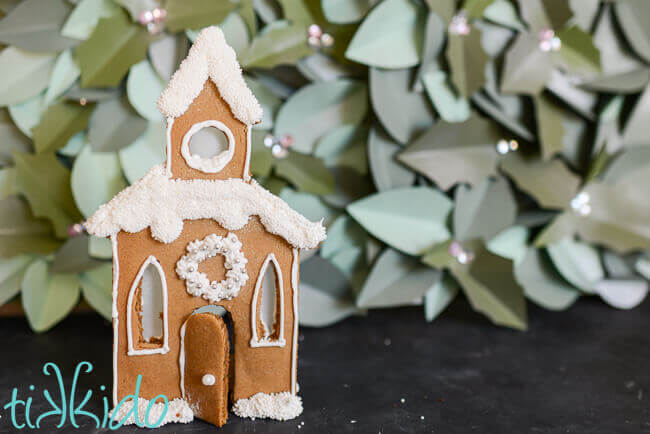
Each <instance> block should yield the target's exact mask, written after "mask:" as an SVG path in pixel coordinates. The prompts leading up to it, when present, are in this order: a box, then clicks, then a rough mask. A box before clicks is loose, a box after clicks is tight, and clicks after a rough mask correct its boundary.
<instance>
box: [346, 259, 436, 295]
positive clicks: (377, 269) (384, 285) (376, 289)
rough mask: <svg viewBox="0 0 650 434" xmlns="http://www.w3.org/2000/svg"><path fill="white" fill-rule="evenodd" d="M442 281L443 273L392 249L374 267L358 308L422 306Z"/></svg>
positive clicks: (363, 289)
mask: <svg viewBox="0 0 650 434" xmlns="http://www.w3.org/2000/svg"><path fill="white" fill-rule="evenodd" d="M440 279H441V272H440V271H438V270H434V269H432V268H429V267H426V266H424V265H422V264H421V263H420V262H419V261H417V260H416V259H414V258H412V257H409V256H406V255H403V254H401V253H399V252H397V251H395V250H393V249H390V248H389V249H386V250H385V251H384V252H383V253H382V254H381V255H380V256H379V258H377V261H376V262H375V265H374V266H373V267H372V270H371V271H370V274H369V275H368V278H367V279H366V281H365V283H364V285H363V288H362V289H361V293H360V294H359V296H358V297H357V306H358V307H361V308H385V307H393V306H404V305H413V304H419V303H421V302H422V297H423V296H424V294H425V293H427V292H428V291H429V290H430V289H431V288H432V287H433V286H434V285H435V284H436V283H438V282H439V280H440Z"/></svg>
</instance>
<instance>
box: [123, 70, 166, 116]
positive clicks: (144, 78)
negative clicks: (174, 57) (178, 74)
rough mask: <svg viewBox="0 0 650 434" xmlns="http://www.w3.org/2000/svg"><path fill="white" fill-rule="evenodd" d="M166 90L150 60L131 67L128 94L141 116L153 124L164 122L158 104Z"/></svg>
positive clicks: (127, 87) (127, 81) (127, 84)
mask: <svg viewBox="0 0 650 434" xmlns="http://www.w3.org/2000/svg"><path fill="white" fill-rule="evenodd" d="M164 89H165V83H164V82H163V81H162V79H161V78H160V77H158V75H157V74H156V71H154V69H153V67H152V66H151V63H149V61H148V60H146V59H145V60H142V61H141V62H138V63H136V64H135V65H133V66H132V67H131V71H130V72H129V77H128V79H127V80H126V94H127V96H128V98H129V102H130V103H131V105H132V106H133V108H134V109H135V111H137V112H138V114H139V115H140V116H142V117H143V118H145V119H147V120H149V121H152V122H162V121H164V119H165V118H164V117H163V115H162V113H160V111H159V110H158V105H157V104H156V101H157V100H158V97H159V96H160V94H161V93H162V91H163V90H164Z"/></svg>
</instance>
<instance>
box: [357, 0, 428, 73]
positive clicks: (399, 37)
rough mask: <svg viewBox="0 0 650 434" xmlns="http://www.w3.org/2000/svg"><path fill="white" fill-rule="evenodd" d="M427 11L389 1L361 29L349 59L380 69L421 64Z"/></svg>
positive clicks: (404, 1)
mask: <svg viewBox="0 0 650 434" xmlns="http://www.w3.org/2000/svg"><path fill="white" fill-rule="evenodd" d="M424 17H425V14H424V11H423V10H422V7H421V6H420V5H419V4H418V3H415V2H411V1H409V0H385V1H383V2H381V3H380V4H379V5H377V7H375V8H374V9H373V10H372V11H371V12H370V13H369V14H368V16H367V17H366V19H365V20H363V23H362V24H361V27H359V29H358V30H357V32H356V33H355V35H354V37H353V38H352V41H351V42H350V45H349V46H348V48H347V50H346V52H345V57H347V58H348V59H350V60H354V61H356V62H359V63H363V64H365V65H368V66H373V67H376V68H389V69H399V68H408V67H411V66H414V65H416V64H417V63H418V62H419V61H420V53H421V52H422V40H423V35H424Z"/></svg>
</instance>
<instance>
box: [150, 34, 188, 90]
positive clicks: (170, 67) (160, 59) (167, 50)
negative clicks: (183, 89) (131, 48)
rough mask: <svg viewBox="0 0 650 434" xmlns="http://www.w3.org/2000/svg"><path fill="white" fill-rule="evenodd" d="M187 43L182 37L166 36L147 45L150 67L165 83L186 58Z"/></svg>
mask: <svg viewBox="0 0 650 434" xmlns="http://www.w3.org/2000/svg"><path fill="white" fill-rule="evenodd" d="M188 50H189V43H188V41H187V38H186V37H185V36H184V35H166V36H164V37H162V38H160V39H157V40H155V41H153V42H152V43H151V44H150V45H149V49H148V52H149V60H150V61H151V65H153V67H154V69H155V70H156V72H157V73H158V75H159V76H160V78H161V79H163V80H164V81H165V82H167V81H169V79H170V78H172V75H173V74H174V72H176V70H177V69H178V67H179V65H180V64H181V62H182V61H183V59H184V58H185V56H187V52H188Z"/></svg>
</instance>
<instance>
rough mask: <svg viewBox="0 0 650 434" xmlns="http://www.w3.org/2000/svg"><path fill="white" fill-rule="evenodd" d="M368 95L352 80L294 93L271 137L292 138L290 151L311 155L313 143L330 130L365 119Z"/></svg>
mask: <svg viewBox="0 0 650 434" xmlns="http://www.w3.org/2000/svg"><path fill="white" fill-rule="evenodd" d="M367 99H368V92H367V89H366V87H365V85H363V84H362V83H359V82H355V81H351V80H337V81H331V82H323V83H314V84H310V85H308V86H305V87H303V88H302V89H300V90H299V91H298V92H296V93H294V94H293V95H292V96H291V97H290V98H289V100H288V101H287V102H286V103H285V104H284V105H283V106H282V107H281V108H280V110H279V112H278V115H277V118H276V120H275V126H274V135H275V136H277V137H282V136H283V135H285V134H288V135H291V136H292V137H293V143H294V145H293V147H292V149H293V150H296V151H298V152H304V153H311V151H312V150H313V148H314V146H315V144H316V141H317V140H318V139H320V138H321V137H322V136H323V134H325V133H326V132H327V131H329V130H330V129H332V128H333V127H336V126H340V125H343V124H352V125H356V124H358V123H360V122H361V121H362V120H363V119H364V118H365V116H366V111H367Z"/></svg>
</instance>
